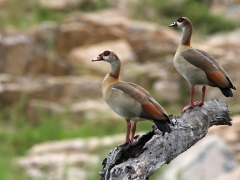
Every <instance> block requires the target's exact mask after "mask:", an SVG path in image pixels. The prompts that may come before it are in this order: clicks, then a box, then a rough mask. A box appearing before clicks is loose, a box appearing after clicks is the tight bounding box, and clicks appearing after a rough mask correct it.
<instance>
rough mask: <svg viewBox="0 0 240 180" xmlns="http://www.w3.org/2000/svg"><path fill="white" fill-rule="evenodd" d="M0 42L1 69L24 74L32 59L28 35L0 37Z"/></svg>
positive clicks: (6, 71) (10, 72)
mask: <svg viewBox="0 0 240 180" xmlns="http://www.w3.org/2000/svg"><path fill="white" fill-rule="evenodd" d="M0 43H1V46H0V51H1V57H0V59H1V65H0V67H1V71H2V72H4V73H9V74H15V75H23V74H26V72H27V68H28V64H29V63H30V61H31V59H32V54H31V50H30V49H31V43H30V39H29V37H28V36H27V35H23V34H19V35H15V36H8V37H2V38H1V42H0Z"/></svg>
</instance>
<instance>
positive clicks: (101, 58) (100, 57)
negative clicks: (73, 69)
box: [92, 54, 104, 62]
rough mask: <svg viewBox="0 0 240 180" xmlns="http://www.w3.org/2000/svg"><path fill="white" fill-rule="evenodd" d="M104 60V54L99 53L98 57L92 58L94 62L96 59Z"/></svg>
mask: <svg viewBox="0 0 240 180" xmlns="http://www.w3.org/2000/svg"><path fill="white" fill-rule="evenodd" d="M103 60H104V59H103V57H102V55H101V54H99V55H98V57H97V58H95V59H93V60H92V62H94V61H103Z"/></svg>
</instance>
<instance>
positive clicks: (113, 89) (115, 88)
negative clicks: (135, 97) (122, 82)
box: [112, 87, 124, 93]
mask: <svg viewBox="0 0 240 180" xmlns="http://www.w3.org/2000/svg"><path fill="white" fill-rule="evenodd" d="M112 89H113V90H118V91H120V92H121V93H124V92H123V91H121V90H120V89H117V88H113V87H112Z"/></svg>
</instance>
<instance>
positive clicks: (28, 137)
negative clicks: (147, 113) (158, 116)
mask: <svg viewBox="0 0 240 180" xmlns="http://www.w3.org/2000/svg"><path fill="white" fill-rule="evenodd" d="M25 103H26V96H22V98H20V100H19V101H18V102H17V103H14V104H12V105H10V106H9V107H5V108H1V111H0V139H1V141H0V153H1V154H2V155H4V156H0V169H1V173H0V179H4V180H11V179H13V180H14V179H19V180H25V179H27V177H26V174H24V172H23V171H22V170H21V169H20V168H19V167H18V166H14V164H13V163H12V161H13V160H14V159H15V158H17V157H20V156H24V155H25V154H26V152H27V151H28V150H29V149H30V148H31V147H32V146H33V145H35V144H37V143H41V142H45V141H55V140H62V139H71V138H86V137H92V136H98V137H104V136H106V135H109V136H110V135H113V134H119V133H125V131H126V129H125V128H126V127H125V126H126V125H125V122H124V120H123V119H121V118H119V121H111V120H110V119H107V120H103V119H101V118H99V119H98V120H97V121H93V120H92V119H80V120H79V119H78V120H77V118H78V117H76V115H72V114H69V113H66V114H48V113H46V112H44V111H43V110H41V109H39V111H38V115H37V117H38V122H37V123H35V124H32V123H31V122H30V121H29V120H28V118H27V116H26V113H25V112H26V108H25V105H24V104H25ZM80 118H81V117H80ZM71 121H72V122H73V124H74V125H69V124H71ZM76 122H78V124H77V123H76ZM109 122H111V123H109ZM76 124H77V125H76ZM151 126H152V123H151V122H141V123H139V124H138V129H137V131H138V132H139V131H147V130H149V129H151ZM113 127H114V128H113ZM101 152H102V153H103V154H102V157H104V155H105V154H106V150H101V151H100V152H99V153H101ZM99 168H101V167H100V164H99V166H96V169H95V168H93V170H94V171H96V176H97V177H98V178H99V175H98V171H99V170H100V169H99ZM13 172H16V173H13ZM91 177H92V176H91Z"/></svg>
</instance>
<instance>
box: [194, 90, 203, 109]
mask: <svg viewBox="0 0 240 180" xmlns="http://www.w3.org/2000/svg"><path fill="white" fill-rule="evenodd" d="M205 91H206V86H203V87H202V98H201V101H197V102H194V106H202V105H204V97H205Z"/></svg>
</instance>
